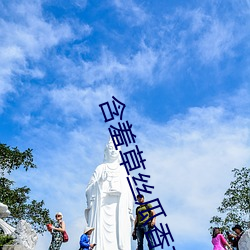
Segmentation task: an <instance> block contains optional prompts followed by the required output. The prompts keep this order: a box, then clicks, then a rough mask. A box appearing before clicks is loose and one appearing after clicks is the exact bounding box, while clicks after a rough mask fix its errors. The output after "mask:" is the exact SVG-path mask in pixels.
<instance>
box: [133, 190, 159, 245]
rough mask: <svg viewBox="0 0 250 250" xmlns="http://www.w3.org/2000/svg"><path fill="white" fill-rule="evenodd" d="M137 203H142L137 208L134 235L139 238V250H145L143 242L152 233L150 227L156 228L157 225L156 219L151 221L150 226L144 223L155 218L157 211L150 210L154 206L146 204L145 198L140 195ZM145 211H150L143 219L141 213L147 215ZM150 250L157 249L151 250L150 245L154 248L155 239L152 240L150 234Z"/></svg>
mask: <svg viewBox="0 0 250 250" xmlns="http://www.w3.org/2000/svg"><path fill="white" fill-rule="evenodd" d="M137 201H138V202H139V203H140V205H139V206H138V207H137V208H136V217H135V222H134V231H133V233H132V235H133V236H135V235H136V237H137V244H138V247H137V249H138V250H143V240H144V235H145V234H146V233H147V232H148V231H150V228H149V226H150V227H152V228H153V227H154V225H155V217H154V218H153V219H152V220H151V222H150V225H149V224H146V225H144V223H145V222H146V221H147V220H148V219H149V218H150V217H153V216H154V215H155V211H154V210H153V209H152V210H149V209H151V208H152V205H151V204H150V203H147V204H144V196H143V195H141V194H139V195H137ZM145 210H149V211H147V215H146V217H145V218H143V217H142V216H141V214H140V213H139V212H141V213H143V214H144V213H146V212H144V211H145ZM148 240H149V241H148V249H149V250H154V249H155V248H154V247H151V248H150V245H151V246H153V239H152V236H151V234H148Z"/></svg>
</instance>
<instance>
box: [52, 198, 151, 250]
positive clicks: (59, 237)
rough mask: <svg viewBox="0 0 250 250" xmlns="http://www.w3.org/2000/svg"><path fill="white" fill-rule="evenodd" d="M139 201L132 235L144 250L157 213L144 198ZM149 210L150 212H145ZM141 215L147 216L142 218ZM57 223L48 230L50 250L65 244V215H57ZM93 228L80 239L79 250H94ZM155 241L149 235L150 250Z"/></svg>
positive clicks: (87, 230) (138, 249) (141, 249)
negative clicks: (147, 222)
mask: <svg viewBox="0 0 250 250" xmlns="http://www.w3.org/2000/svg"><path fill="white" fill-rule="evenodd" d="M137 201H138V202H139V203H140V205H139V206H138V207H137V209H136V217H135V222H134V230H133V233H132V236H133V237H136V239H137V243H138V247H137V250H143V242H144V236H145V234H146V233H147V232H148V231H149V230H150V228H152V227H154V225H155V217H154V215H155V211H154V210H153V209H152V205H151V204H150V203H148V204H144V196H143V195H137ZM145 210H148V211H145ZM141 214H146V215H145V216H142V215H141ZM151 217H152V218H153V219H152V220H151V221H150V222H149V224H145V222H146V221H147V220H148V219H149V218H151ZM55 218H56V223H55V225H53V226H52V225H50V226H49V228H48V230H49V231H50V233H51V234H52V240H51V243H50V247H49V250H60V248H61V245H62V242H63V234H62V233H63V232H64V231H65V230H66V227H65V222H64V221H63V215H62V213H61V212H58V213H56V215H55ZM94 229H95V228H93V227H86V229H85V230H84V232H83V234H82V236H81V237H80V242H79V243H80V249H79V250H92V249H93V248H94V247H95V246H96V243H90V235H91V233H92V232H93V231H94ZM151 246H153V240H152V238H151V236H150V234H149V242H148V248H149V250H154V249H155V248H154V247H151Z"/></svg>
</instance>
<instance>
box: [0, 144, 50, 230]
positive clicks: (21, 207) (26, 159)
mask: <svg viewBox="0 0 250 250" xmlns="http://www.w3.org/2000/svg"><path fill="white" fill-rule="evenodd" d="M19 168H24V169H25V170H26V171H27V170H28V169H31V168H36V165H35V164H34V163H33V155H32V150H31V149H27V150H25V151H23V152H21V151H20V150H19V149H18V148H16V147H15V148H10V147H9V146H7V145H6V144H1V143H0V176H1V177H0V202H2V203H4V204H6V205H7V206H8V208H9V210H10V211H11V216H10V217H9V218H6V219H5V220H6V221H7V222H8V223H9V224H11V225H13V226H15V225H16V224H17V222H18V221H19V220H21V219H23V220H26V221H27V222H29V223H30V224H31V225H32V226H33V228H34V229H35V230H36V232H38V233H43V232H44V231H45V230H46V228H45V225H46V224H47V223H50V222H51V221H52V219H51V218H50V216H49V210H48V209H46V208H44V201H43V200H42V201H36V200H30V197H29V193H30V188H28V187H26V186H24V187H20V188H14V184H15V183H14V182H13V181H11V180H9V179H7V178H6V175H8V176H9V175H10V174H11V172H12V171H14V170H17V169H19Z"/></svg>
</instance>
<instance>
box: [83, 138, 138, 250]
mask: <svg viewBox="0 0 250 250" xmlns="http://www.w3.org/2000/svg"><path fill="white" fill-rule="evenodd" d="M120 150H121V148H120V147H118V150H116V149H115V146H114V144H113V142H112V140H111V139H110V140H109V142H108V144H107V145H106V147H105V150H104V163H103V164H101V165H99V166H97V168H96V169H95V172H94V173H93V175H92V177H91V179H90V181H89V184H88V186H87V189H86V198H87V209H86V210H85V217H86V221H87V224H88V226H90V227H94V228H95V230H94V231H93V232H92V234H91V242H92V243H96V247H95V250H104V249H110V250H131V234H132V232H131V229H132V225H133V221H134V218H133V214H132V213H133V203H134V200H133V196H132V192H131V190H130V187H129V184H128V182H127V178H126V177H127V173H126V169H125V167H124V166H120V153H119V151H120Z"/></svg>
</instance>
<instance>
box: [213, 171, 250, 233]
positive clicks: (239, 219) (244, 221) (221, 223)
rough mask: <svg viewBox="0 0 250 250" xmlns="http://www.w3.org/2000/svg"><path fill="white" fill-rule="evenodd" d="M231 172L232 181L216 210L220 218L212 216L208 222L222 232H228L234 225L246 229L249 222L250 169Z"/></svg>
mask: <svg viewBox="0 0 250 250" xmlns="http://www.w3.org/2000/svg"><path fill="white" fill-rule="evenodd" d="M232 172H233V173H234V180H233V181H232V182H231V183H230V188H229V189H228V190H227V191H226V193H225V196H224V199H223V201H222V202H221V205H220V206H219V207H218V208H217V211H218V212H219V213H221V214H222V216H221V217H220V216H213V217H212V218H211V220H210V223H211V224H212V225H213V226H218V227H220V228H222V230H223V231H230V230H231V228H232V226H233V225H235V224H239V225H241V226H242V227H243V228H245V229H246V228H247V227H248V223H249V220H250V169H249V168H246V167H243V168H242V169H236V168H235V169H233V170H232Z"/></svg>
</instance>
